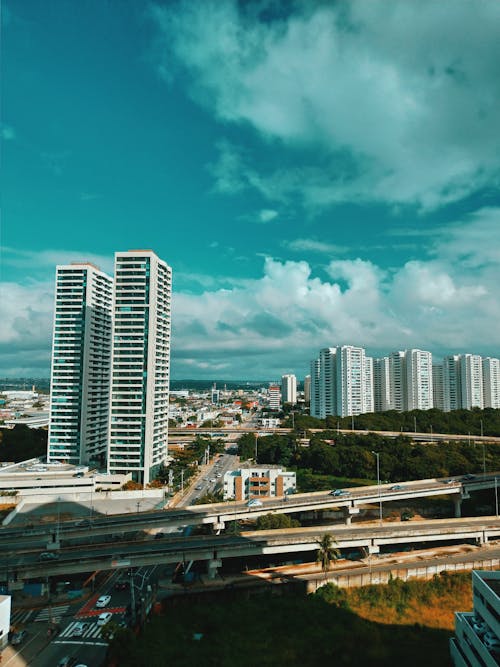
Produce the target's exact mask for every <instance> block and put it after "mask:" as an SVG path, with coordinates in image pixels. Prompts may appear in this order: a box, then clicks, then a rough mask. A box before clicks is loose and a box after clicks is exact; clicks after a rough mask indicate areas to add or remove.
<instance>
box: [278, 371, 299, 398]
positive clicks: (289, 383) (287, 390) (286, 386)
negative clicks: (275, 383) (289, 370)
mask: <svg viewBox="0 0 500 667" xmlns="http://www.w3.org/2000/svg"><path fill="white" fill-rule="evenodd" d="M281 400H282V402H283V403H292V404H293V405H295V404H296V403H297V378H296V377H295V375H283V376H282V377H281Z"/></svg>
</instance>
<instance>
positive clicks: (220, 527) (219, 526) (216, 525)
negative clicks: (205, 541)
mask: <svg viewBox="0 0 500 667" xmlns="http://www.w3.org/2000/svg"><path fill="white" fill-rule="evenodd" d="M213 527H214V531H215V534H216V535H220V532H221V530H224V528H225V527H226V524H225V523H224V521H221V519H219V520H218V521H217V523H214V524H213Z"/></svg>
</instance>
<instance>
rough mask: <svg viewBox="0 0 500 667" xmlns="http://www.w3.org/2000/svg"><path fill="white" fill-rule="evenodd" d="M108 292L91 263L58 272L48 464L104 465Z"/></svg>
mask: <svg viewBox="0 0 500 667" xmlns="http://www.w3.org/2000/svg"><path fill="white" fill-rule="evenodd" d="M112 286H113V281H112V279H111V278H110V276H108V275H106V274H105V273H103V272H102V271H100V270H99V269H98V268H97V267H96V266H94V265H92V264H89V263H85V262H82V263H77V262H76V263H74V264H69V265H61V266H58V267H57V268H56V289H55V313H54V330H53V340H52V366H51V392H50V396H51V399H50V420H49V436H48V449H47V459H48V461H49V462H50V461H61V462H63V461H64V462H67V463H72V464H79V463H89V462H95V463H98V464H100V465H104V464H105V460H106V451H107V442H108V419H109V389H110V359H111V335H112V331H111V328H112V324H111V315H112V311H111V304H112Z"/></svg>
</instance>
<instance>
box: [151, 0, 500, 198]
mask: <svg viewBox="0 0 500 667" xmlns="http://www.w3.org/2000/svg"><path fill="white" fill-rule="evenodd" d="M271 5H272V3H265V2H264V3H246V4H245V3H243V4H241V3H238V2H236V0H232V1H231V0H226V1H222V2H220V1H215V0H211V1H210V0H207V1H206V2H202V3H193V2H178V3H170V4H168V5H167V6H162V7H160V6H155V7H154V8H153V9H152V11H151V15H152V17H153V20H154V22H155V24H156V26H157V29H158V34H159V35H160V39H159V41H158V43H159V44H160V48H159V51H158V54H157V61H158V68H159V70H160V68H161V69H162V71H165V70H168V71H169V72H170V73H171V75H172V76H175V75H176V74H178V71H179V68H180V69H181V71H183V73H184V74H185V75H187V77H188V80H189V83H188V85H189V92H190V94H191V96H192V97H193V98H194V99H195V100H196V101H197V102H198V103H199V104H201V105H203V106H204V107H205V108H207V109H209V110H210V111H211V112H212V113H213V114H214V115H215V116H216V118H218V119H219V120H220V121H222V122H223V123H227V124H237V125H240V126H247V127H251V128H253V129H254V130H255V132H256V134H257V136H260V138H261V139H262V145H263V146H266V145H267V146H268V147H271V148H272V147H273V146H276V145H279V146H280V147H285V148H286V149H287V150H288V151H289V156H290V160H289V164H290V165H291V168H290V169H287V168H274V169H268V171H267V172H265V171H263V168H262V165H261V163H260V162H258V161H257V160H256V159H254V158H253V157H252V156H249V155H245V154H241V153H237V152H235V151H232V152H231V151H228V150H225V151H224V150H221V152H220V156H219V160H218V162H217V163H216V164H214V165H212V168H213V171H214V175H215V178H216V187H217V188H218V189H219V190H220V191H225V192H234V191H235V190H238V189H242V188H244V187H253V188H256V189H258V190H259V191H260V192H261V193H262V194H264V195H265V196H267V197H268V198H269V199H271V200H274V201H279V200H280V199H283V198H286V197H289V196H291V195H292V194H295V196H297V197H299V198H300V197H301V198H302V200H303V203H304V204H305V205H306V206H324V205H329V204H331V203H334V202H337V201H343V200H345V199H353V198H359V199H361V200H382V201H390V202H396V203H397V202H402V203H417V204H419V205H420V206H424V207H428V208H432V207H437V206H440V205H442V204H444V203H446V202H450V201H454V200H457V199H459V198H461V197H464V196H465V195H467V194H469V193H471V192H473V191H475V190H476V189H478V188H480V187H483V186H484V185H485V184H487V183H490V182H491V181H492V180H494V181H495V182H497V180H498V172H499V142H500V132H499V130H500V127H499V126H500V117H499V115H498V113H497V108H498V102H499V98H500V80H499V78H498V75H497V71H496V70H497V66H496V63H498V61H499V60H500V29H499V25H500V5H499V4H498V3H495V2H474V3H472V2H461V3H456V2H454V1H453V0H445V1H443V2H439V3H436V2H434V1H433V0H421V1H420V2H407V1H404V0H400V1H396V2H386V1H385V0H373V1H371V2H366V1H365V0H352V2H349V3H290V4H289V5H287V6H286V7H287V9H286V11H287V12H288V13H287V14H285V12H284V11H283V8H282V11H280V12H276V11H273V10H272V6H271ZM266 8H267V9H268V10H269V11H266ZM274 9H276V8H275V7H274ZM219 148H220V147H219ZM217 172H218V174H219V175H218V176H217Z"/></svg>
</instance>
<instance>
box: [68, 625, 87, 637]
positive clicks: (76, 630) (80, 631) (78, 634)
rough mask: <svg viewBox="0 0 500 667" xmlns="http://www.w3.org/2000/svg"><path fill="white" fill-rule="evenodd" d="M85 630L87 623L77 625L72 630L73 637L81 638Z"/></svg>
mask: <svg viewBox="0 0 500 667" xmlns="http://www.w3.org/2000/svg"><path fill="white" fill-rule="evenodd" d="M84 630H85V623H76V624H75V625H74V626H73V629H72V630H71V635H72V636H73V637H81V636H82V635H83V631H84Z"/></svg>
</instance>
